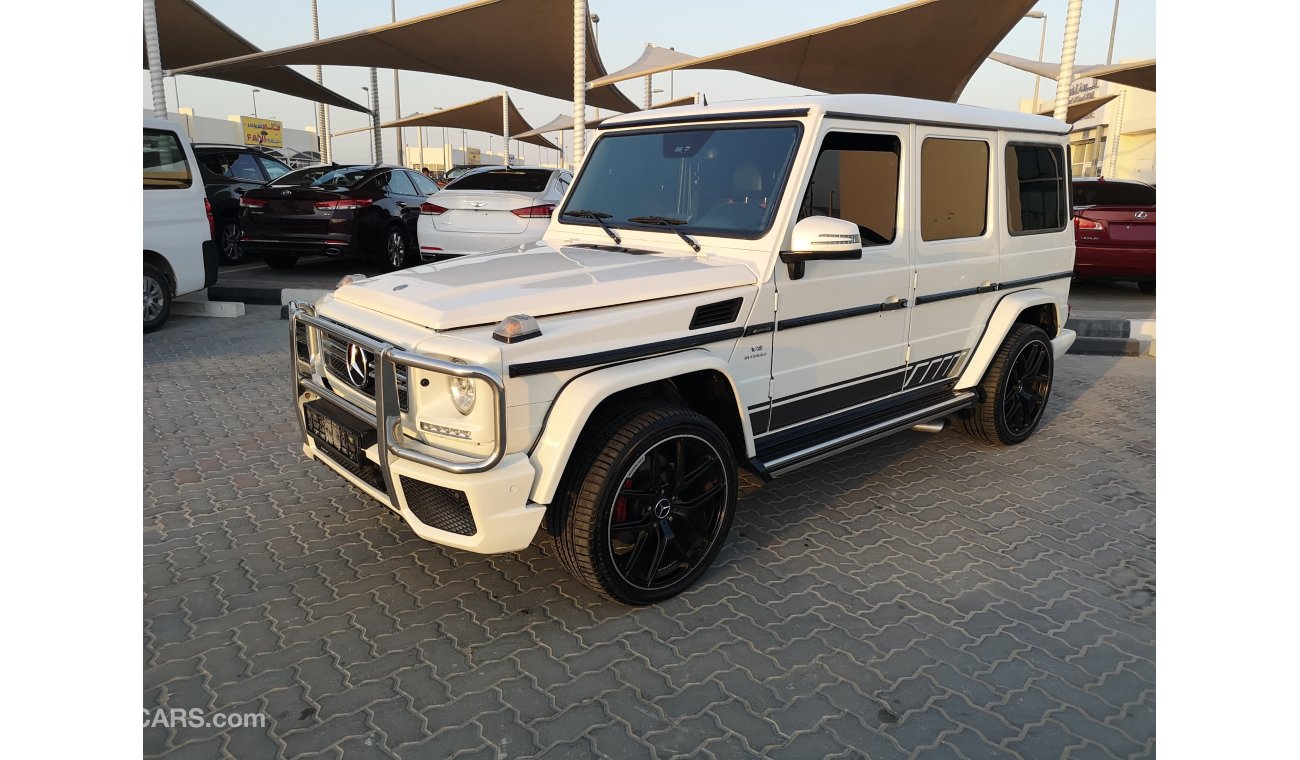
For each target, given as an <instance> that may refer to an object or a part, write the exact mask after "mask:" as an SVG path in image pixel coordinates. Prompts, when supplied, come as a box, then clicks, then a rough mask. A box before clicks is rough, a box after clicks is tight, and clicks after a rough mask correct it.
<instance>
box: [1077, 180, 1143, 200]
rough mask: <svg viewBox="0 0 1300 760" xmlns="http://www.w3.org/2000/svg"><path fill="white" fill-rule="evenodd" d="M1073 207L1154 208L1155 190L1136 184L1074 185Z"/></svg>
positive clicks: (1096, 183)
mask: <svg viewBox="0 0 1300 760" xmlns="http://www.w3.org/2000/svg"><path fill="white" fill-rule="evenodd" d="M1074 205H1075V206H1154V205H1156V189H1155V188H1154V187H1151V186H1150V185H1143V184H1140V183H1137V182H1114V181H1110V182H1108V181H1105V180H1099V181H1096V182H1075V183H1074Z"/></svg>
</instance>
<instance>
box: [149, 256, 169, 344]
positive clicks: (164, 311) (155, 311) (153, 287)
mask: <svg viewBox="0 0 1300 760" xmlns="http://www.w3.org/2000/svg"><path fill="white" fill-rule="evenodd" d="M171 310H172V286H171V281H170V280H168V279H167V276H166V275H164V274H163V273H162V271H161V270H160V269H158V267H155V266H153V265H151V264H145V265H144V331H145V332H152V331H154V330H157V329H158V328H159V327H162V326H163V322H166V321H167V315H168V314H170V313H171Z"/></svg>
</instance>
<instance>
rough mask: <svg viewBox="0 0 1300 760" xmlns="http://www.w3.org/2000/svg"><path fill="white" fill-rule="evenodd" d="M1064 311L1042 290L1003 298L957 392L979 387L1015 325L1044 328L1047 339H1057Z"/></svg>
mask: <svg viewBox="0 0 1300 760" xmlns="http://www.w3.org/2000/svg"><path fill="white" fill-rule="evenodd" d="M1060 312H1061V308H1060V304H1059V303H1058V301H1057V296H1056V295H1055V294H1054V293H1051V292H1049V291H1046V290H1042V289H1040V288H1031V289H1028V290H1017V291H1015V292H1012V293H1008V294H1007V295H1005V296H1003V297H1002V299H1001V300H1000V301H998V305H997V306H996V307H995V308H994V309H993V314H992V316H990V317H989V321H988V324H987V325H986V326H985V328H984V334H983V335H982V336H981V337H980V340H979V342H978V343H977V344H976V345H975V352H974V353H973V354H972V355H971V360H970V363H968V364H967V365H966V369H964V370H962V374H961V377H960V378H958V380H957V386H956V387H957V388H958V389H962V388H971V387H974V386H976V385H979V383H980V381H981V380H982V379H983V377H984V373H985V372H986V371H987V370H988V368H989V364H990V363H991V362H992V361H993V357H994V355H995V354H996V353H997V351H998V347H999V346H1001V345H1002V341H1003V340H1005V339H1006V337H1007V333H1009V332H1011V328H1012V326H1013V325H1016V324H1030V325H1034V326H1035V327H1041V328H1042V329H1043V332H1046V333H1047V337H1048V338H1055V337H1056V336H1057V335H1058V334H1059V333H1060V330H1061V327H1063V325H1062V323H1061V313H1060Z"/></svg>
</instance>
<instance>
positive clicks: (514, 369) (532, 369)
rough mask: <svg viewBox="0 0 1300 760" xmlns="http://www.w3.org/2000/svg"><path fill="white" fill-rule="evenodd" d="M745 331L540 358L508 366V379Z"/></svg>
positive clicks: (634, 356)
mask: <svg viewBox="0 0 1300 760" xmlns="http://www.w3.org/2000/svg"><path fill="white" fill-rule="evenodd" d="M744 332H745V331H744V330H743V329H741V328H739V327H733V328H731V329H730V330H717V331H715V332H710V333H702V334H699V335H688V336H686V337H683V338H674V339H672V340H661V341H658V342H656V343H643V344H641V345H639V346H628V347H627V348H616V349H613V350H611V351H599V352H597V353H594V354H582V355H581V356H566V357H563V358H560V359H543V360H542V361H536V362H521V363H519V364H512V365H510V376H511V377H525V376H527V375H541V374H544V373H547V372H563V371H564V370H570V369H581V368H582V367H593V366H595V365H597V364H608V363H610V362H619V361H627V360H629V359H640V358H643V357H646V356H654V355H655V354H663V353H667V352H669V351H680V350H681V349H683V348H694V347H696V346H703V345H706V344H709V343H717V342H719V341H724V340H735V339H736V338H739V337H740V336H741V335H742V334H744Z"/></svg>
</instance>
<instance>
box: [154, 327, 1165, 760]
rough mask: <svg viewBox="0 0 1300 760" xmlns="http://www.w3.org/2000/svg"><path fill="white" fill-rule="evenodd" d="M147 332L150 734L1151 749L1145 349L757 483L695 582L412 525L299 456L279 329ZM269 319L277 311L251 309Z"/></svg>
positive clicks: (452, 751)
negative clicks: (429, 532)
mask: <svg viewBox="0 0 1300 760" xmlns="http://www.w3.org/2000/svg"><path fill="white" fill-rule="evenodd" d="M255 311H257V313H256V314H253V315H250V316H248V317H245V318H241V319H237V320H216V319H213V320H203V319H188V320H187V319H179V318H178V319H175V320H174V321H173V322H172V323H171V324H169V326H168V327H167V328H166V329H165V330H163V331H162V332H160V333H157V334H154V335H149V336H145V367H144V384H145V444H144V452H145V473H144V481H145V489H144V537H143V540H144V659H145V671H144V699H143V702H144V706H145V707H146V708H150V709H153V708H156V707H160V706H161V707H168V708H173V707H179V708H185V709H190V708H200V709H202V710H204V711H209V712H211V711H231V712H265V713H266V714H267V715H268V721H267V726H266V728H265V729H252V728H239V729H227V730H225V731H221V730H217V729H200V728H175V729H165V728H162V727H158V728H150V729H145V730H144V751H145V754H146V755H149V756H160V755H168V756H174V757H213V756H221V755H227V756H235V757H284V758H295V757H316V756H323V757H334V756H347V757H372V756H373V757H385V756H406V757H452V756H455V757H483V758H494V757H525V756H545V757H548V758H549V757H562V758H573V757H665V758H666V757H673V756H690V757H715V758H731V757H752V756H771V757H789V758H798V759H800V760H803V759H805V758H817V757H831V756H840V757H843V756H853V757H861V756H870V757H873V758H899V757H917V756H925V757H957V758H969V759H970V760H974V759H975V758H995V757H1021V758H1055V757H1071V758H1074V757H1092V758H1111V757H1120V758H1123V757H1132V756H1153V755H1154V754H1155V739H1154V735H1155V663H1154V659H1155V509H1154V507H1155V450H1154V446H1155V444H1154V441H1155V438H1154V427H1155V403H1154V392H1155V387H1154V386H1155V362H1154V360H1152V359H1129V358H1112V357H1089V356H1070V357H1067V358H1066V360H1065V361H1064V362H1062V364H1061V365H1060V367H1058V379H1057V385H1056V390H1055V393H1054V395H1053V399H1052V404H1051V407H1050V408H1049V410H1048V415H1049V419H1048V420H1047V421H1046V427H1045V428H1044V429H1043V430H1042V431H1040V432H1039V434H1038V435H1037V436H1036V437H1035V438H1034V439H1033V442H1032V443H1030V444H1027V445H1025V446H1021V447H1019V448H1016V449H1011V450H999V449H992V448H986V447H983V446H979V445H976V444H974V443H972V442H970V441H969V440H967V439H965V438H964V437H962V436H961V435H959V434H957V433H956V432H945V433H942V434H939V435H937V436H925V435H921V434H910V433H909V434H906V435H903V436H901V437H896V438H894V439H891V440H887V441H885V442H882V443H881V444H880V445H877V446H875V447H872V448H870V449H868V450H862V451H859V452H855V453H850V454H847V455H844V456H841V457H839V458H836V459H833V460H830V461H827V462H824V463H822V464H820V465H815V466H813V467H810V468H806V469H805V470H802V471H800V472H799V473H797V474H795V475H792V476H791V477H789V478H787V479H783V480H780V481H778V482H776V483H774V484H772V485H770V486H767V487H764V488H761V489H760V488H757V486H756V484H753V483H749V484H748V485H747V487H746V488H745V490H744V493H743V495H742V499H741V503H740V510H739V514H738V516H737V519H736V523H735V526H734V528H733V529H732V534H731V538H730V540H729V542H728V544H727V546H726V547H725V548H724V550H723V552H722V554H721V556H720V558H719V561H718V564H717V566H716V567H715V568H714V569H713V570H712V571H710V572H709V573H708V574H707V575H706V576H705V577H704V578H703V582H702V583H701V584H700V585H699V586H698V587H696V588H695V589H693V590H691V591H690V592H688V593H686V594H684V595H682V596H681V597H679V598H677V599H675V600H672V601H670V602H668V603H665V604H662V605H659V606H657V607H652V608H646V609H628V608H624V607H621V606H617V605H614V604H609V603H606V602H602V601H600V600H598V599H597V598H596V597H595V596H594V595H592V594H590V593H588V592H587V591H586V590H585V588H584V587H582V586H581V585H580V584H578V583H577V582H575V581H573V580H571V579H570V578H569V577H568V576H566V575H565V573H564V572H563V571H562V570H561V568H560V565H559V562H558V561H557V559H556V557H555V552H554V549H553V547H552V546H551V545H550V543H549V540H547V539H539V541H538V542H537V543H536V544H535V545H534V546H533V547H531V548H529V549H528V550H527V551H525V552H522V553H520V554H518V555H505V556H495V557H483V556H479V555H474V554H469V553H465V552H459V551H452V550H447V549H443V548H441V547H438V546H434V545H432V544H428V543H425V542H423V541H420V540H419V539H417V538H415V537H414V535H413V534H412V533H411V532H410V531H409V530H408V529H407V528H406V526H405V525H404V524H403V523H402V522H401V521H400V519H399V518H397V517H396V516H395V515H393V514H391V513H390V512H388V511H387V510H386V509H384V508H382V507H380V506H378V505H376V504H374V503H372V502H369V501H368V500H366V499H365V498H364V497H362V496H361V495H360V494H358V493H357V492H356V491H354V490H353V489H351V488H350V487H349V486H347V485H345V484H344V483H343V481H342V480H340V479H339V478H337V477H335V476H334V475H333V474H332V473H330V472H329V471H328V470H326V469H325V467H324V466H322V465H319V464H315V463H310V462H307V461H305V460H304V459H303V458H302V457H301V455H300V454H299V453H298V452H297V451H296V448H297V445H296V442H295V435H296V432H295V422H294V421H293V418H292V416H291V410H290V406H289V399H288V396H289V392H288V390H287V388H286V382H285V377H286V375H287V366H286V364H287V363H286V361H285V352H286V350H287V343H288V341H287V337H286V323H285V322H281V321H278V320H275V319H273V318H268V317H267V316H266V315H265V314H264V313H263V312H262V311H260V310H255ZM270 311H271V313H272V314H274V310H270Z"/></svg>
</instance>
